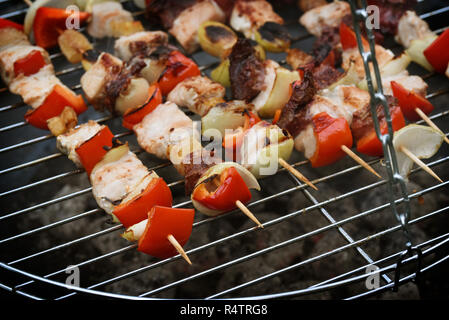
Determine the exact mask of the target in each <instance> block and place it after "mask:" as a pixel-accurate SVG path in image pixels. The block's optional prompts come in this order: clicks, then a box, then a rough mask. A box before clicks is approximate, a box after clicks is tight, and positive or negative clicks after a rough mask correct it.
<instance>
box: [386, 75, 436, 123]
mask: <svg viewBox="0 0 449 320" xmlns="http://www.w3.org/2000/svg"><path fill="white" fill-rule="evenodd" d="M391 90H392V91H393V96H394V97H395V98H396V99H398V103H399V106H400V107H401V110H402V113H403V114H404V116H405V118H406V119H407V120H409V121H418V120H419V119H421V117H420V116H419V115H418V114H417V113H416V111H415V110H416V108H419V109H421V110H422V112H424V113H425V114H429V113H431V112H432V111H433V109H434V107H433V105H432V104H431V103H430V102H429V100H427V99H426V98H424V97H422V96H420V95H419V94H416V93H415V92H413V91H409V90H407V89H405V88H404V87H403V86H402V85H400V84H399V83H397V82H395V81H391Z"/></svg>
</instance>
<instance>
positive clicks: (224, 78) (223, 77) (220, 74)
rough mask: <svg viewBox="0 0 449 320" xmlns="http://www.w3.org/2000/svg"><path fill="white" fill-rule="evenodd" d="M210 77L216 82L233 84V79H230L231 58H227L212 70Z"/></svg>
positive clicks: (225, 85) (225, 84)
mask: <svg viewBox="0 0 449 320" xmlns="http://www.w3.org/2000/svg"><path fill="white" fill-rule="evenodd" d="M210 77H211V79H212V80H214V81H215V82H218V83H220V84H221V85H222V86H224V87H230V86H231V80H230V79H229V59H225V60H223V61H222V62H220V64H219V65H218V67H216V68H215V69H214V70H212V71H211V73H210Z"/></svg>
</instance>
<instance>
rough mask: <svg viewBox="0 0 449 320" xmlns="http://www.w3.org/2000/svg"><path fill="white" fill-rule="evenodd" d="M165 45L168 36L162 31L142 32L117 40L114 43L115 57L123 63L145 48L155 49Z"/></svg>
mask: <svg viewBox="0 0 449 320" xmlns="http://www.w3.org/2000/svg"><path fill="white" fill-rule="evenodd" d="M167 43H168V35H167V33H165V32H163V31H142V32H137V33H134V34H132V35H130V36H122V37H120V38H118V39H117V40H116V41H115V45H114V50H115V54H116V56H117V57H119V58H120V59H122V60H123V61H128V60H129V59H131V57H132V56H134V55H135V54H136V53H139V52H141V51H142V50H145V48H148V47H154V48H155V47H158V46H160V45H166V44H167Z"/></svg>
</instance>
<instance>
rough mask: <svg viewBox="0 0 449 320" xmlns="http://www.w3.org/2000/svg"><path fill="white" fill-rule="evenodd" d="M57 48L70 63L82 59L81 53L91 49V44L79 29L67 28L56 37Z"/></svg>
mask: <svg viewBox="0 0 449 320" xmlns="http://www.w3.org/2000/svg"><path fill="white" fill-rule="evenodd" d="M58 44H59V48H60V49H61V52H62V54H63V55H64V56H65V57H66V58H67V60H68V61H69V62H70V63H79V62H81V60H82V59H83V54H84V53H85V52H86V51H88V50H92V49H93V47H92V44H91V43H90V42H89V40H88V39H87V38H86V37H85V36H84V35H83V34H82V33H81V32H79V31H76V30H73V29H68V30H65V31H64V32H63V33H61V34H60V35H59V37H58Z"/></svg>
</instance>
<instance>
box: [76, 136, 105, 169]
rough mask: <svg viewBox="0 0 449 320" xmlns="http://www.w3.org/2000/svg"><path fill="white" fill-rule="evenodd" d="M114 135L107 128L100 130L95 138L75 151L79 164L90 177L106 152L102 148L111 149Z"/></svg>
mask: <svg viewBox="0 0 449 320" xmlns="http://www.w3.org/2000/svg"><path fill="white" fill-rule="evenodd" d="M113 139H114V135H113V134H112V132H111V130H109V128H108V127H104V128H103V129H101V130H100V131H99V132H97V134H96V135H95V136H93V137H92V138H90V139H89V140H87V141H85V142H84V143H82V144H81V145H80V146H79V147H78V148H76V149H75V151H76V153H77V154H78V156H79V158H80V160H81V163H82V165H83V167H84V170H86V173H87V174H88V175H89V176H90V173H91V172H92V169H93V168H94V167H95V165H96V164H97V163H98V162H100V161H101V159H103V157H104V155H105V154H106V152H107V151H106V150H105V149H104V148H103V147H112V140H113Z"/></svg>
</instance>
